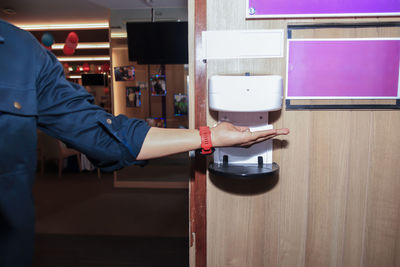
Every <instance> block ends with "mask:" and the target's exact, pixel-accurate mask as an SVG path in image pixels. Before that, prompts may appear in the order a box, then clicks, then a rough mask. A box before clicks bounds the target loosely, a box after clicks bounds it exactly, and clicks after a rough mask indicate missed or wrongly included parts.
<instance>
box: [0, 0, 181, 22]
mask: <svg viewBox="0 0 400 267" xmlns="http://www.w3.org/2000/svg"><path fill="white" fill-rule="evenodd" d="M5 8H11V9H13V10H15V12H16V14H14V15H8V14H5V13H4V12H3V9H5ZM151 8H154V10H161V11H158V12H157V14H158V16H159V17H162V15H163V14H168V15H167V17H168V18H173V17H174V13H173V12H172V13H171V12H168V10H173V9H177V10H186V9H187V0H67V1H65V0H64V1H60V0H35V1H32V0H1V2H0V18H2V19H4V20H6V21H9V22H11V23H13V24H18V25H21V24H61V23H68V24H70V23H104V22H108V21H109V19H110V16H111V19H112V21H113V23H114V24H120V23H125V22H126V21H127V20H140V19H145V18H148V17H151ZM163 11H167V12H163ZM178 13H179V14H181V13H182V12H178ZM186 13H187V12H186ZM135 14H137V15H135ZM143 14H144V15H143ZM137 16H138V17H137ZM179 16H180V15H179ZM136 17H137V18H136ZM176 19H182V18H179V17H178V18H176ZM113 23H111V26H112V27H114V28H124V27H125V26H124V25H113Z"/></svg>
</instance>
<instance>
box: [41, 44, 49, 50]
mask: <svg viewBox="0 0 400 267" xmlns="http://www.w3.org/2000/svg"><path fill="white" fill-rule="evenodd" d="M41 44H42V46H43V47H44V48H46V49H47V50H49V51H51V46H45V45H44V43H41Z"/></svg>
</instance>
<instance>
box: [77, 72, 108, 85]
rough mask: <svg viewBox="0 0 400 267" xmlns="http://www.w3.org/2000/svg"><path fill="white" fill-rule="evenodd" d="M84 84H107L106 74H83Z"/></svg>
mask: <svg viewBox="0 0 400 267" xmlns="http://www.w3.org/2000/svg"><path fill="white" fill-rule="evenodd" d="M82 85H83V86H90V85H92V86H95V85H101V86H106V81H105V79H104V74H82Z"/></svg>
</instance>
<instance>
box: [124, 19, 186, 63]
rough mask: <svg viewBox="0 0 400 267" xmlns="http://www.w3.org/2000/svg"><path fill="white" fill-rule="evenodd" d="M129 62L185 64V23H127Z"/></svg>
mask: <svg viewBox="0 0 400 267" xmlns="http://www.w3.org/2000/svg"><path fill="white" fill-rule="evenodd" d="M126 31H127V34H128V52H129V60H130V61H136V62H137V63H138V64H187V63H188V23H187V22H128V23H127V24H126Z"/></svg>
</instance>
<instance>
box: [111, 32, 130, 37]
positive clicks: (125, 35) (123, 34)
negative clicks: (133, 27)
mask: <svg viewBox="0 0 400 267" xmlns="http://www.w3.org/2000/svg"><path fill="white" fill-rule="evenodd" d="M127 37H128V35H127V33H126V32H112V33H111V38H127Z"/></svg>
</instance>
